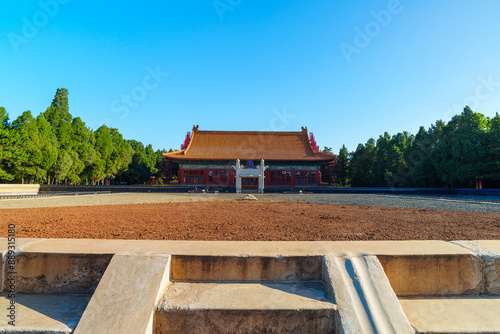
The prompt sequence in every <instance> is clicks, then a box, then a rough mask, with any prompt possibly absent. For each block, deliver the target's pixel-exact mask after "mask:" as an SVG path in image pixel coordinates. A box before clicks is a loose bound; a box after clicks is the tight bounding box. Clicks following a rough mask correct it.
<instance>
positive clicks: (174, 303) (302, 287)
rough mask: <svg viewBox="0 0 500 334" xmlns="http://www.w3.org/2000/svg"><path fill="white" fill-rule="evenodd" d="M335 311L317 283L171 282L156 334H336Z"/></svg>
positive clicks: (333, 305)
mask: <svg viewBox="0 0 500 334" xmlns="http://www.w3.org/2000/svg"><path fill="white" fill-rule="evenodd" d="M336 311H337V307H336V305H335V304H334V303H333V300H332V299H331V298H330V297H329V294H328V293H327V292H326V289H325V287H324V285H323V283H322V282H319V281H318V282H316V281H305V282H299V281H294V282H252V283H244V282H234V283H216V282H199V283H195V282H175V283H173V284H171V285H170V286H169V287H168V288H167V290H166V293H165V295H164V296H163V298H162V300H161V302H160V304H159V306H158V308H157V310H156V312H155V319H154V322H155V333H156V334H159V333H335V316H336Z"/></svg>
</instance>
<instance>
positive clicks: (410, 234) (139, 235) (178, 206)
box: [0, 200, 500, 240]
mask: <svg viewBox="0 0 500 334" xmlns="http://www.w3.org/2000/svg"><path fill="white" fill-rule="evenodd" d="M10 223H13V224H16V230H17V237H18V238H27V237H29V238H96V239H97V238H99V239H155V240H158V239H168V240H410V239H412V240H415V239H441V240H463V239H476V240H477V239H500V215H499V214H498V213H484V212H463V211H462V212H460V211H442V210H430V209H415V208H393V207H374V206H355V205H343V204H319V203H304V202H271V201H257V202H246V201H234V200H233V201H212V202H182V203H181V202H178V203H161V204H128V205H101V206H99V205H97V206H68V207H56V208H54V207H45V208H29V209H27V208H25V209H2V210H0V226H1V227H0V228H1V230H0V237H6V236H7V225H8V224H10Z"/></svg>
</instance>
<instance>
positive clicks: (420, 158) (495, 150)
mask: <svg viewBox="0 0 500 334" xmlns="http://www.w3.org/2000/svg"><path fill="white" fill-rule="evenodd" d="M336 170H337V172H336V173H335V174H336V175H335V176H334V177H333V178H335V179H333V178H332V179H331V180H330V181H331V182H334V183H337V184H339V185H341V186H346V185H351V186H353V187H424V188H442V187H450V188H459V187H474V186H475V185H476V182H482V184H483V185H484V186H485V187H488V188H500V116H499V115H498V113H497V114H496V116H495V117H493V118H489V117H485V116H484V115H482V114H480V113H475V112H473V111H472V110H471V109H470V108H469V107H468V106H467V107H465V108H464V110H463V112H462V113H461V114H460V115H455V116H454V117H453V118H452V119H451V120H450V121H449V122H448V123H445V122H443V121H441V120H439V121H437V122H435V123H434V124H432V125H431V126H430V127H429V128H428V129H425V128H424V127H423V126H421V127H420V129H419V131H418V133H417V134H416V135H412V134H410V133H408V132H402V133H398V134H396V135H393V136H391V135H389V134H388V133H387V132H385V133H384V134H383V135H380V136H379V137H378V139H377V140H375V139H373V138H370V139H369V140H368V141H367V142H366V143H365V144H359V145H358V147H357V148H356V150H355V151H354V152H349V151H348V150H347V148H346V147H345V145H343V146H342V148H341V149H340V151H339V154H338V156H337V161H336Z"/></svg>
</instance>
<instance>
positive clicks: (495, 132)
mask: <svg viewBox="0 0 500 334" xmlns="http://www.w3.org/2000/svg"><path fill="white" fill-rule="evenodd" d="M487 140H488V159H487V164H488V167H487V168H488V175H486V176H485V177H484V179H485V181H486V182H487V183H489V184H490V186H491V187H494V188H500V115H498V113H497V114H496V115H495V117H493V118H492V119H491V122H490V128H489V131H488V133H487Z"/></svg>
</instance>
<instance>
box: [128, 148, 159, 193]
mask: <svg viewBox="0 0 500 334" xmlns="http://www.w3.org/2000/svg"><path fill="white" fill-rule="evenodd" d="M128 144H129V146H130V147H131V148H132V150H133V155H132V162H131V163H130V164H129V165H128V169H127V171H125V172H124V173H123V174H121V175H120V176H121V178H120V179H121V180H122V182H125V183H127V184H141V183H145V182H150V181H151V176H153V175H155V174H156V173H157V172H158V168H157V164H158V156H157V154H156V153H155V152H154V151H153V147H152V146H151V145H148V146H146V147H144V145H143V144H142V143H141V142H138V141H136V140H128Z"/></svg>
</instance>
